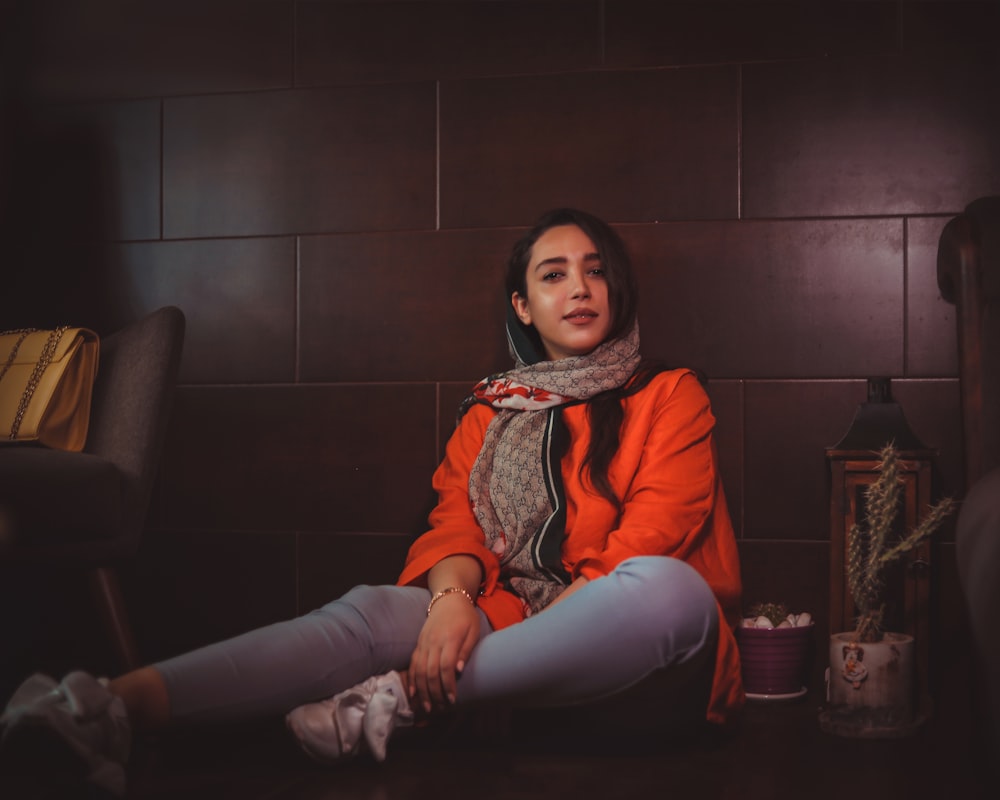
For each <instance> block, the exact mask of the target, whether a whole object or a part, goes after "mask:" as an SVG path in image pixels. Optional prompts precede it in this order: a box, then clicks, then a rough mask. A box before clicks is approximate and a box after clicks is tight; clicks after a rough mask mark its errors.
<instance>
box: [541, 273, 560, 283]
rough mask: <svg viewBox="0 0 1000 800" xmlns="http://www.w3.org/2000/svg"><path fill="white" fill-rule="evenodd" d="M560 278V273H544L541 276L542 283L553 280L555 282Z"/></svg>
mask: <svg viewBox="0 0 1000 800" xmlns="http://www.w3.org/2000/svg"><path fill="white" fill-rule="evenodd" d="M561 276H562V273H561V272H548V273H546V274H545V275H543V276H542V280H543V281H554V280H556V279H557V278H559V277H561Z"/></svg>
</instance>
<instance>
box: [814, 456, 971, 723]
mask: <svg viewBox="0 0 1000 800" xmlns="http://www.w3.org/2000/svg"><path fill="white" fill-rule="evenodd" d="M879 459H880V463H879V466H878V472H879V475H878V477H877V479H876V480H875V481H874V482H873V483H871V484H870V485H869V486H868V487H867V489H866V490H865V504H866V506H865V510H866V513H865V515H864V519H863V521H861V522H859V523H855V524H854V525H852V526H851V529H850V531H849V532H848V540H847V586H848V589H849V590H850V592H851V597H852V599H853V601H854V606H855V608H856V609H857V624H856V627H855V629H854V630H853V631H849V632H844V633H833V634H831V636H830V671H829V678H828V682H827V700H828V704H827V708H826V709H824V711H823V712H822V713H821V715H820V725H821V727H822V728H823V730H825V731H827V732H828V733H834V734H838V735H841V736H857V737H862V738H895V737H899V736H904V735H907V734H909V733H910V732H912V731H913V730H915V729H916V727H917V726H918V725H919V722H920V720H919V719H918V717H917V715H916V713H915V707H916V694H915V682H916V679H915V676H916V656H915V648H914V640H913V637H912V636H910V635H909V634H904V633H896V632H891V631H885V630H884V629H883V622H884V617H885V600H884V598H883V594H884V591H885V583H886V581H885V575H886V570H887V569H888V568H889V566H890V565H892V564H893V563H894V562H896V561H897V560H899V559H900V558H901V557H902V556H903V555H905V554H906V553H909V552H911V551H912V550H914V549H915V548H916V547H917V546H919V545H920V543H921V542H923V541H924V540H925V539H927V538H928V537H929V536H931V535H932V534H933V533H934V532H935V531H937V529H938V528H939V527H940V526H941V523H942V522H944V520H945V518H946V517H947V516H948V515H949V514H950V513H951V512H952V511H953V509H954V507H955V502H954V501H953V500H952V499H951V498H945V499H943V500H941V501H940V502H938V503H937V504H935V505H934V506H932V507H931V508H929V509H928V510H927V512H926V513H925V514H924V516H923V518H922V519H921V521H920V523H919V524H918V525H917V526H916V527H915V528H913V529H912V530H910V531H908V532H904V533H903V535H901V536H898V537H897V536H894V530H895V526H896V517H897V515H898V514H899V507H900V498H901V494H902V479H901V469H900V464H899V453H898V451H897V450H896V449H895V447H894V446H893V445H892V443H890V444H887V445H886V446H885V447H884V448H883V449H882V450H881V451H880V452H879Z"/></svg>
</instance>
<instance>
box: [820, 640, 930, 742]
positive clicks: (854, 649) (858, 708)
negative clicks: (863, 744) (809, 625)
mask: <svg viewBox="0 0 1000 800" xmlns="http://www.w3.org/2000/svg"><path fill="white" fill-rule="evenodd" d="M827 701H828V703H827V707H826V709H824V711H823V713H822V714H820V725H821V727H822V728H823V730H825V731H826V732H827V733H833V734H837V735H840V736H856V737H862V738H871V739H887V738H896V737H900V736H907V735H909V734H910V733H913V732H914V731H915V730H916V729H917V728H918V727H919V725H920V723H921V722H922V721H923V720H922V719H920V718H919V716H918V714H917V712H916V707H917V698H916V650H915V648H914V643H913V637H912V636H909V635H907V634H902V633H886V634H885V636H884V638H883V639H882V641H880V642H862V643H858V642H855V641H854V634H853V633H834V634H832V635H831V636H830V673H829V679H828V682H827Z"/></svg>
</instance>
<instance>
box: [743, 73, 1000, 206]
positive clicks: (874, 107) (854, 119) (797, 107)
mask: <svg viewBox="0 0 1000 800" xmlns="http://www.w3.org/2000/svg"><path fill="white" fill-rule="evenodd" d="M998 81H1000V58H998V57H997V56H992V57H988V58H977V59H975V60H964V59H961V58H958V57H951V58H949V59H934V58H932V57H930V56H927V55H924V54H921V56H919V57H875V58H856V59H850V60H848V59H828V60H815V61H808V62H802V63H776V64H750V65H747V66H746V67H744V69H743V197H744V209H745V214H746V216H748V217H809V216H841V215H848V216H850V215H858V214H927V213H951V212H956V211H959V210H961V209H962V208H964V207H965V205H966V204H967V203H968V202H970V200H971V199H973V198H975V197H979V196H981V195H985V194H989V193H990V192H991V191H996V187H997V186H998V184H1000V153H998V152H997V147H996V142H997V140H998V139H1000V105H998V104H997V103H995V102H991V101H990V99H989V98H994V97H996V87H997V84H998Z"/></svg>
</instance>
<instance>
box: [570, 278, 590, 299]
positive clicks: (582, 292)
mask: <svg viewBox="0 0 1000 800" xmlns="http://www.w3.org/2000/svg"><path fill="white" fill-rule="evenodd" d="M571 289H572V291H571V292H570V297H572V298H573V299H574V300H575V299H577V298H584V297H590V284H589V283H588V281H587V276H586V275H585V274H583V272H580V273H579V274H574V276H573V286H572V287H571Z"/></svg>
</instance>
